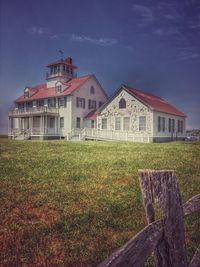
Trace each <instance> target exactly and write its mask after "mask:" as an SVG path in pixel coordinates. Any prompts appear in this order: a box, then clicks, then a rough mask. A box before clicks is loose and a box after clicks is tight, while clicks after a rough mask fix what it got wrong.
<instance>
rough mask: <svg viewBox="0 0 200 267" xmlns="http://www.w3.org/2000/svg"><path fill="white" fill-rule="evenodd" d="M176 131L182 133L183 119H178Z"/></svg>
mask: <svg viewBox="0 0 200 267" xmlns="http://www.w3.org/2000/svg"><path fill="white" fill-rule="evenodd" d="M178 133H183V121H182V120H178Z"/></svg>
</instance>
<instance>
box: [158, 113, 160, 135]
mask: <svg viewBox="0 0 200 267" xmlns="http://www.w3.org/2000/svg"><path fill="white" fill-rule="evenodd" d="M158 132H160V116H158Z"/></svg>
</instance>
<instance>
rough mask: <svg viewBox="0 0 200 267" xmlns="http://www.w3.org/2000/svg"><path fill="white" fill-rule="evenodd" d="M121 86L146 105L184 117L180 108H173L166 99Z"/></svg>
mask: <svg viewBox="0 0 200 267" xmlns="http://www.w3.org/2000/svg"><path fill="white" fill-rule="evenodd" d="M123 87H124V88H125V89H126V90H127V91H128V92H129V93H130V94H131V95H133V96H134V97H136V98H137V99H138V100H140V101H141V102H143V103H144V104H146V105H147V106H149V107H150V108H152V109H154V110H157V111H160V112H164V113H170V114H174V115H177V116H184V117H186V115H185V114H184V113H183V112H181V111H180V110H178V109H177V108H175V107H174V106H172V105H171V104H169V103H168V102H167V101H165V100H164V99H162V98H160V97H158V96H155V95H152V94H149V93H146V92H143V91H140V90H137V89H135V88H131V87H129V86H126V85H123Z"/></svg>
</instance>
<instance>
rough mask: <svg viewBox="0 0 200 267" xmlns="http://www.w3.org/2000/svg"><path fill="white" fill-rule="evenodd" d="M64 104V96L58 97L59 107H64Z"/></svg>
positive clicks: (65, 103) (65, 102)
mask: <svg viewBox="0 0 200 267" xmlns="http://www.w3.org/2000/svg"><path fill="white" fill-rule="evenodd" d="M66 105H67V101H66V97H61V98H58V106H59V107H66Z"/></svg>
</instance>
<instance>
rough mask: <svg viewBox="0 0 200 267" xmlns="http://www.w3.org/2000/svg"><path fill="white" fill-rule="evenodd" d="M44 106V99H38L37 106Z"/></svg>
mask: <svg viewBox="0 0 200 267" xmlns="http://www.w3.org/2000/svg"><path fill="white" fill-rule="evenodd" d="M43 106H44V99H40V100H38V101H37V107H43Z"/></svg>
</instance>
